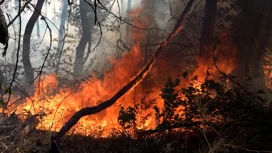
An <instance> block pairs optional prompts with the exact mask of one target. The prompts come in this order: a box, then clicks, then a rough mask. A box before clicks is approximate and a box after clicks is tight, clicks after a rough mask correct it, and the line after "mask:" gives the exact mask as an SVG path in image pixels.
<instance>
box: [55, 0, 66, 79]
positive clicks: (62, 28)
mask: <svg viewBox="0 0 272 153" xmlns="http://www.w3.org/2000/svg"><path fill="white" fill-rule="evenodd" d="M67 9H68V1H67V0H65V1H63V8H62V12H61V19H60V27H59V30H60V31H59V41H58V47H57V54H56V61H57V62H56V71H55V73H56V74H57V73H58V69H59V65H60V59H61V52H62V47H63V44H64V33H65V21H66V19H67V16H68V11H67Z"/></svg>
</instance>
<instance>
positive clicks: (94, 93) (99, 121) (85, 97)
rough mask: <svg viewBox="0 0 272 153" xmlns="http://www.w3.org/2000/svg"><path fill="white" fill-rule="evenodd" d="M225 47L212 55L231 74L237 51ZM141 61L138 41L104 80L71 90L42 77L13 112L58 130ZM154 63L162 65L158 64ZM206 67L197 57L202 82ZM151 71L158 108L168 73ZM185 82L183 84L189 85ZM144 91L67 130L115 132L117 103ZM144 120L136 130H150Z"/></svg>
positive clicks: (135, 100)
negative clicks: (29, 116) (32, 117)
mask: <svg viewBox="0 0 272 153" xmlns="http://www.w3.org/2000/svg"><path fill="white" fill-rule="evenodd" d="M141 11H142V9H136V10H134V11H132V12H131V13H132V17H133V16H135V17H136V16H138V13H140V12H141ZM134 22H135V25H136V26H141V27H147V26H148V25H149V23H148V18H142V20H141V21H139V20H137V19H135V20H134ZM144 38H145V34H144V33H143V32H139V30H137V29H136V30H135V29H134V30H132V39H133V41H134V40H138V42H140V41H142V40H144ZM226 43H231V41H228V42H225V43H224V44H226ZM225 46H231V45H230V44H228V45H224V46H220V47H219V49H218V50H216V53H215V54H216V56H217V57H218V60H219V62H218V63H217V64H218V67H219V68H220V69H222V70H223V71H224V72H225V73H230V72H231V71H232V70H233V69H234V68H235V66H236V65H237V61H236V60H235V58H233V57H235V56H236V50H235V48H234V47H225ZM226 50H227V51H231V54H230V52H229V53H228V55H230V57H229V58H228V57H226V56H225V55H222V53H225V52H226ZM143 61H144V60H143V55H142V51H141V50H140V45H139V43H136V44H135V45H134V46H133V47H132V48H131V50H130V51H129V52H126V53H124V54H123V55H122V57H121V58H120V59H118V60H117V59H112V60H111V65H112V69H111V71H110V72H105V73H104V77H103V80H101V79H98V78H96V77H92V78H89V79H88V80H86V81H84V82H83V83H81V84H80V85H78V86H77V85H76V87H74V88H75V89H73V88H61V87H59V86H60V85H59V82H58V80H57V76H56V75H54V74H51V75H46V76H42V77H41V79H40V80H39V81H37V82H36V85H35V86H36V87H37V89H36V90H35V93H34V95H33V96H31V97H29V98H28V99H26V100H25V101H24V102H23V103H22V104H20V105H17V106H16V113H17V114H25V113H28V114H32V115H34V114H39V115H40V116H42V117H41V118H40V123H39V124H38V126H37V128H38V129H41V130H50V131H59V130H60V128H61V127H62V126H63V125H64V124H65V122H67V121H68V119H69V118H70V117H71V116H72V115H73V114H74V113H75V112H77V111H79V110H80V109H81V108H84V107H91V106H96V105H98V104H100V103H101V102H104V101H105V100H108V99H109V98H110V97H111V96H112V95H114V94H115V93H116V92H117V91H118V90H120V89H121V88H122V87H123V86H124V85H126V84H127V83H128V82H129V81H130V79H131V78H133V77H134V76H135V75H136V74H137V73H138V71H139V70H140V67H141V66H142V65H143ZM169 62H170V61H169ZM162 63H163V62H162ZM163 65H165V66H167V65H168V64H165V63H163ZM157 66H161V65H160V64H158V65H157ZM208 67H210V68H212V69H211V71H210V72H211V73H215V72H216V69H215V67H214V66H213V60H212V59H209V60H208V61H207V60H206V59H198V62H197V68H196V70H195V71H194V73H193V75H197V76H198V77H199V81H200V82H201V81H204V78H205V76H206V70H207V68H208ZM168 68H169V67H164V69H168ZM170 69H171V68H169V72H173V74H174V75H176V76H177V75H179V74H180V73H182V70H180V71H179V72H178V73H179V74H177V70H176V68H172V70H170ZM151 73H152V76H150V78H151V79H152V82H153V83H154V84H155V87H152V92H151V93H149V97H148V100H150V99H157V105H158V107H159V108H162V107H163V100H162V99H160V98H158V97H159V94H160V92H161V88H162V87H163V84H164V83H165V81H166V79H162V77H163V78H167V77H170V76H160V75H161V74H159V72H158V68H155V69H153V70H152V71H151ZM167 75H169V74H167ZM170 75H172V74H170ZM158 76H160V77H158ZM146 82H147V81H146ZM188 82H189V81H188ZM188 82H186V83H188ZM186 83H185V85H188V84H186ZM143 84H144V83H143ZM147 84H149V83H147ZM143 91H144V87H141V86H139V87H137V88H135V89H134V90H130V91H129V92H128V93H127V94H126V95H124V96H123V97H122V98H120V99H119V100H118V102H117V103H116V104H114V105H113V106H111V107H110V108H108V109H106V110H104V111H102V112H100V113H98V114H94V115H91V116H87V117H83V118H81V119H80V121H79V122H78V123H77V124H76V125H75V126H74V127H73V129H72V130H70V133H78V134H84V135H92V136H94V137H109V136H111V134H112V132H116V130H117V131H118V130H120V129H121V126H120V125H119V123H118V120H117V118H118V113H119V105H120V104H121V105H123V106H124V107H128V106H133V105H134V104H137V103H139V101H140V100H141V99H142V98H143V94H142V93H143ZM152 111H153V110H152V109H151V108H150V109H147V110H145V111H142V112H141V114H140V116H138V117H137V118H138V119H140V118H141V116H145V115H146V114H152ZM140 120H141V119H140ZM143 121H144V122H143V123H141V124H139V125H138V127H137V128H138V129H151V128H154V127H155V126H156V123H155V119H154V118H152V117H150V118H148V119H147V120H143Z"/></svg>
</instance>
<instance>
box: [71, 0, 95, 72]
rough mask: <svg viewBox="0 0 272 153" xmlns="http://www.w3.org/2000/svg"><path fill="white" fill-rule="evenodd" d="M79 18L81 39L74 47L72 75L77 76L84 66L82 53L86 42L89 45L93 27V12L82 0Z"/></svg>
mask: <svg viewBox="0 0 272 153" xmlns="http://www.w3.org/2000/svg"><path fill="white" fill-rule="evenodd" d="M79 6H80V18H81V26H82V34H81V39H80V41H79V43H78V46H77V48H76V59H75V65H74V76H75V77H78V76H80V75H81V73H82V71H83V67H84V53H85V49H86V46H87V44H88V43H89V45H91V38H92V36H91V34H92V29H93V27H94V18H93V14H91V13H90V10H91V8H90V6H89V5H88V4H87V3H86V2H85V1H84V0H80V4H79Z"/></svg>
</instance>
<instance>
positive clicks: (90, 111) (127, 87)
mask: <svg viewBox="0 0 272 153" xmlns="http://www.w3.org/2000/svg"><path fill="white" fill-rule="evenodd" d="M193 2H194V0H190V1H189V2H188V3H187V5H186V7H185V9H184V11H183V13H182V14H181V16H180V18H179V20H178V21H177V23H176V25H175V27H174V29H173V31H172V33H171V34H170V35H169V36H168V37H167V39H166V40H165V41H163V42H162V43H161V44H160V46H159V48H158V49H157V50H156V51H155V52H154V54H153V56H152V57H151V59H150V60H149V61H148V63H147V64H146V65H145V67H143V69H142V70H141V71H140V72H139V73H138V74H137V75H136V76H135V77H134V78H133V79H132V80H131V81H130V82H129V83H128V84H127V85H125V86H124V87H123V88H122V89H121V90H119V91H118V92H117V93H116V94H115V95H114V96H113V97H112V98H110V99H109V100H107V101H105V102H103V103H101V104H99V105H97V106H94V107H85V108H82V109H81V110H79V111H78V112H76V113H75V114H74V115H73V116H72V117H71V118H70V119H69V120H68V121H67V122H66V123H65V125H64V126H63V127H62V128H61V129H60V131H59V132H58V133H56V135H54V136H52V137H51V142H54V141H59V140H60V139H61V138H62V137H63V136H64V135H65V133H66V132H68V131H69V130H70V129H71V128H72V127H73V126H74V125H75V124H76V123H77V122H78V121H79V120H80V118H81V117H84V116H87V115H91V114H96V113H98V112H100V111H102V110H105V109H106V108H108V107H110V106H112V105H113V104H114V103H115V102H116V101H117V100H118V99H119V98H120V97H122V96H123V95H124V94H125V93H126V92H127V91H129V90H130V89H132V88H133V87H135V86H137V85H138V84H139V83H140V81H141V80H142V79H143V78H144V77H145V76H146V74H147V73H148V72H149V71H150V69H151V68H152V66H153V64H154V63H155V60H156V57H157V56H158V55H159V54H160V53H161V52H162V50H163V48H164V47H165V46H166V45H167V43H168V42H169V41H171V40H172V39H173V38H174V37H175V36H176V35H177V34H178V33H179V31H180V30H181V29H182V25H183V21H184V19H185V18H186V16H187V14H188V12H189V10H190V8H191V6H192V4H193Z"/></svg>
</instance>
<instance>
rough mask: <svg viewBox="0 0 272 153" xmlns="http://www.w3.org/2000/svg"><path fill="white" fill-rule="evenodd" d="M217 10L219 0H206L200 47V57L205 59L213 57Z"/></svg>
mask: <svg viewBox="0 0 272 153" xmlns="http://www.w3.org/2000/svg"><path fill="white" fill-rule="evenodd" d="M216 10H217V0H206V6H205V14H204V18H203V23H202V32H201V38H200V49H199V57H200V58H201V59H203V60H208V59H209V58H211V57H212V43H213V37H214V22H215V16H216Z"/></svg>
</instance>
